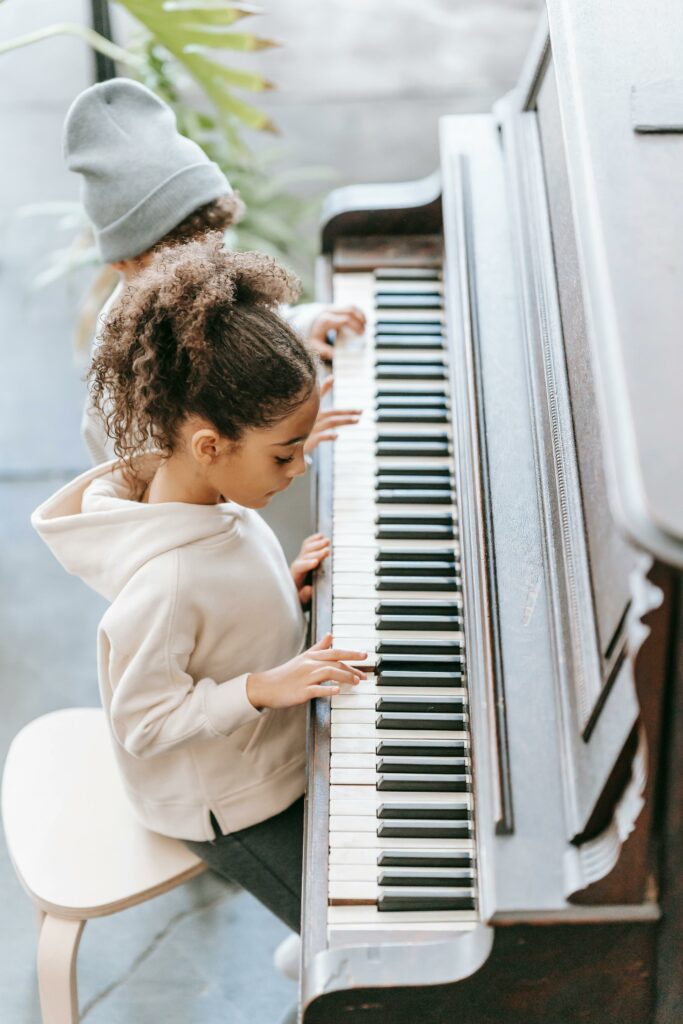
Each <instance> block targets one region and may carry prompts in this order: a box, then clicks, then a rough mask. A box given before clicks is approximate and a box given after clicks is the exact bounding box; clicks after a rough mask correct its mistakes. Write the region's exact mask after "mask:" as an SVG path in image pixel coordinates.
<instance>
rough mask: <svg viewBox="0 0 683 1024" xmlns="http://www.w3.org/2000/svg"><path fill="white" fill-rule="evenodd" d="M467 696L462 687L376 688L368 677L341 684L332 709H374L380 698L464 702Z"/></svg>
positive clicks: (333, 700) (373, 681)
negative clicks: (354, 683) (451, 698)
mask: <svg viewBox="0 0 683 1024" xmlns="http://www.w3.org/2000/svg"><path fill="white" fill-rule="evenodd" d="M467 696H468V694H467V689H466V688H465V687H464V686H378V685H377V682H376V681H375V677H374V676H370V677H368V678H366V679H363V680H361V682H360V683H358V684H357V685H355V686H354V685H353V684H352V683H348V684H342V688H341V689H340V691H339V693H338V694H336V695H335V696H334V697H333V698H332V707H333V708H337V707H338V708H345V707H374V705H375V702H376V701H377V700H379V698H380V697H425V698H429V697H456V698H458V699H460V700H465V701H466V700H467ZM350 698H353V699H350Z"/></svg>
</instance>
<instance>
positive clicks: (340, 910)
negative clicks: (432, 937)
mask: <svg viewBox="0 0 683 1024" xmlns="http://www.w3.org/2000/svg"><path fill="white" fill-rule="evenodd" d="M478 920H479V915H478V914H477V912H476V910H430V911H426V910H425V911H410V910H392V911H387V910H385V911H381V910H378V909H377V907H376V906H365V907H364V906H342V907H328V908H327V923H328V925H340V924H346V925H348V924H351V923H354V924H358V925H360V924H362V925H363V927H370V926H371V925H379V924H381V925H382V927H383V928H386V927H387V926H388V925H390V926H391V928H392V929H393V928H395V927H396V925H400V924H401V923H408V922H410V924H411V925H412V926H413V927H414V926H415V925H416V924H417V923H418V922H419V923H423V924H425V925H427V924H437V923H440V922H444V923H446V922H448V923H449V924H451V923H452V922H455V921H459V922H461V923H462V925H463V927H462V929H457V930H468V929H470V928H473V927H474V926H475V925H476V924H477V922H478ZM454 930H456V929H454Z"/></svg>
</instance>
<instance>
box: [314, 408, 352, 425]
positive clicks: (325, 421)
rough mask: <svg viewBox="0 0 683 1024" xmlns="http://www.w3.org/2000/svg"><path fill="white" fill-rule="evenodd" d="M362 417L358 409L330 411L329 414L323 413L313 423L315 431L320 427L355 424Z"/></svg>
mask: <svg viewBox="0 0 683 1024" xmlns="http://www.w3.org/2000/svg"><path fill="white" fill-rule="evenodd" d="M361 416H362V412H361V410H360V409H332V410H330V412H324V413H323V414H322V415H321V416H318V419H317V420H316V421H315V425H316V428H317V429H320V428H321V427H331V426H334V424H335V423H355V422H356V421H357V420H359V419H360V417H361Z"/></svg>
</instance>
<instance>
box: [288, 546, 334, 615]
mask: <svg viewBox="0 0 683 1024" xmlns="http://www.w3.org/2000/svg"><path fill="white" fill-rule="evenodd" d="M329 553H330V542H329V540H328V539H327V537H325V536H324V534H322V533H314V534H312V535H311V536H310V537H307V538H306V540H305V541H304V542H303V544H302V545H301V551H300V552H299V554H298V555H297V556H296V558H295V559H294V561H293V562H292V564H291V565H290V567H289V571H290V572H291V574H292V579H293V580H294V585H295V586H296V589H297V590H298V591H299V600H300V601H301V603H302V605H304V606H305V605H307V604H308V602H309V601H310V600H311V595H312V594H313V587H312V586H311V585H310V583H309V582H308V575H309V573H311V572H313V570H314V569H317V568H318V566H319V565H320V563H321V562H323V561H324V560H325V559H326V558H327V556H328V555H329Z"/></svg>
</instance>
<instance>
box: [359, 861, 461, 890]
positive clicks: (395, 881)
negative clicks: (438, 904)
mask: <svg viewBox="0 0 683 1024" xmlns="http://www.w3.org/2000/svg"><path fill="white" fill-rule="evenodd" d="M377 884H378V885H382V886H394V885H415V886H418V885H427V886H438V887H439V888H441V887H442V886H446V887H448V888H467V889H471V888H472V887H473V885H474V874H473V871H472V868H471V867H463V868H452V867H442V868H438V867H435V866H432V865H427V866H425V867H420V868H419V870H417V871H416V870H415V868H412V869H411V868H409V867H407V868H406V867H401V868H388V869H386V870H384V871H380V873H379V877H378V879H377Z"/></svg>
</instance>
